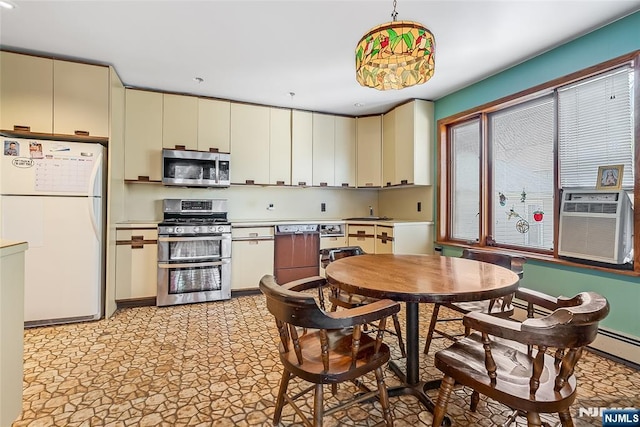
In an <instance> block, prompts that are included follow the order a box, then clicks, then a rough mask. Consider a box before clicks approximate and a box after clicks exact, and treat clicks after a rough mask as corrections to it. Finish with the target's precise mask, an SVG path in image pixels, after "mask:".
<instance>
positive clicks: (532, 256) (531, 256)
mask: <svg viewBox="0 0 640 427" xmlns="http://www.w3.org/2000/svg"><path fill="white" fill-rule="evenodd" d="M436 245H439V246H448V247H455V248H460V249H464V248H472V249H480V250H486V251H487V252H500V253H505V254H508V255H512V256H518V257H523V258H525V259H527V260H535V261H540V262H548V263H550V264H555V265H559V266H564V267H572V268H581V269H585V270H594V271H601V272H603V273H608V274H618V275H621V276H630V277H640V271H635V270H621V269H618V268H610V267H602V266H597V265H589V264H583V263H579V262H574V261H569V260H566V259H561V258H554V257H553V255H546V254H539V253H535V252H526V251H518V250H513V249H505V248H500V247H494V246H477V245H466V244H463V243H459V242H436Z"/></svg>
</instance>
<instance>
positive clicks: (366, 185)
mask: <svg viewBox="0 0 640 427" xmlns="http://www.w3.org/2000/svg"><path fill="white" fill-rule="evenodd" d="M364 186H365V187H373V182H367V183H366V184H364Z"/></svg>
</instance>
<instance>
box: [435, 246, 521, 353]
mask: <svg viewBox="0 0 640 427" xmlns="http://www.w3.org/2000/svg"><path fill="white" fill-rule="evenodd" d="M462 258H466V259H473V260H476V261H482V262H487V263H490V264H495V265H499V266H501V267H504V268H508V269H510V270H512V271H514V272H516V273H517V274H518V276H519V277H520V278H522V265H523V264H524V261H525V260H524V258H520V257H512V256H510V255H507V254H501V253H496V252H488V251H479V250H474V249H465V250H464V251H463V252H462ZM512 299H513V295H509V296H506V297H502V298H495V299H491V300H486V301H473V302H458V303H447V304H434V305H433V313H432V314H431V322H430V323H429V330H428V332H427V341H426V342H425V344H424V354H428V353H429V348H430V347H431V341H432V340H434V339H438V338H446V339H449V340H451V341H455V340H456V339H458V337H461V336H463V335H464V336H466V335H469V332H470V331H469V330H468V328H465V331H464V334H457V335H454V334H450V333H448V332H447V331H445V330H443V329H438V328H437V325H438V323H442V322H452V321H461V320H462V316H464V315H465V314H467V313H471V312H474V311H477V312H481V313H487V314H491V315H494V316H498V317H504V318H506V317H511V316H512V315H513V306H512V305H511V301H512ZM443 305H444V306H445V307H447V308H448V309H450V310H453V311H455V312H457V313H460V316H458V317H447V318H438V315H439V313H440V307H441V306H443ZM434 334H437V336H434Z"/></svg>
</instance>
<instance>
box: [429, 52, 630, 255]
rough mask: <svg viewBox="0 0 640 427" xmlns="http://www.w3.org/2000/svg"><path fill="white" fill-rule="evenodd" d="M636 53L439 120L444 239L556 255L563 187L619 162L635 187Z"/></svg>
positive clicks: (586, 184)
mask: <svg viewBox="0 0 640 427" xmlns="http://www.w3.org/2000/svg"><path fill="white" fill-rule="evenodd" d="M632 58H633V56H632V55H629V56H627V57H626V58H623V59H621V60H620V61H619V62H618V64H617V65H616V64H615V63H614V61H610V62H609V63H608V64H605V65H603V69H602V71H601V72H600V73H598V74H595V75H594V74H591V75H588V76H586V75H584V74H581V73H576V74H575V75H574V76H568V77H567V78H566V79H564V81H562V82H560V83H558V82H554V84H555V86H552V85H551V84H550V85H541V86H540V87H537V88H534V89H532V90H530V91H525V92H524V93H523V94H522V95H521V96H520V97H519V96H512V97H509V98H508V99H506V100H505V101H496V102H495V103H493V104H491V105H488V106H484V107H483V108H482V109H479V110H475V111H468V112H465V113H463V114H460V115H459V116H457V117H455V118H452V119H451V120H447V119H444V120H442V121H441V122H440V123H439V125H440V130H441V133H440V135H441V141H440V142H441V148H442V149H441V150H440V153H441V155H444V156H446V158H445V159H441V161H440V165H442V168H443V170H442V171H441V177H442V181H441V188H443V190H444V191H441V192H440V193H439V194H440V215H441V218H443V220H444V221H443V223H442V224H441V226H440V233H439V241H441V242H446V241H460V242H462V243H466V244H469V243H472V242H474V243H475V242H478V243H479V244H480V246H482V245H487V246H499V247H504V248H512V249H519V250H525V251H532V252H540V253H553V251H554V249H555V247H556V244H555V242H556V239H557V236H556V234H555V233H556V228H557V227H555V224H556V223H557V220H558V218H557V214H556V212H558V208H559V204H560V201H559V200H556V199H557V197H558V195H559V194H560V191H561V190H562V189H563V188H595V185H596V176H597V171H598V167H599V166H603V165H619V164H622V165H624V174H623V188H625V189H627V190H629V191H633V190H634V188H633V186H634V176H635V171H634V166H635V162H634V147H635V141H634V132H636V131H635V127H634V126H637V124H635V123H634V120H633V119H634V102H635V99H634V81H633V78H634V66H633V65H632V64H631V63H630V62H631V61H630V60H631V59H632ZM624 61H626V63H624ZM605 67H606V68H605ZM589 72H592V71H591V70H590V71H589ZM585 73H586V71H585ZM637 92H640V90H638V91H637ZM445 189H446V190H445Z"/></svg>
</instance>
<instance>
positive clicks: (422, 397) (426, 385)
mask: <svg viewBox="0 0 640 427" xmlns="http://www.w3.org/2000/svg"><path fill="white" fill-rule="evenodd" d="M389 369H391V370H392V371H393V373H394V374H395V375H396V376H397V377H398V378H399V379H400V381H402V383H403V385H399V386H395V387H389V388H388V390H387V392H388V393H389V397H395V396H413V397H415V398H416V399H418V400H419V401H420V403H422V404H423V405H424V406H425V408H427V411H429V412H431V413H432V414H433V410H434V409H435V404H434V403H433V401H432V400H431V398H430V397H429V396H428V395H427V393H426V392H427V391H429V390H436V389H438V388H440V383H441V382H442V380H432V381H418V382H417V383H416V384H413V385H412V384H408V383H407V378H406V376H405V374H404V372H402V369H400V367H399V366H398V365H397V364H396V363H395V362H393V361H390V362H389ZM441 425H442V426H446V427H449V426H450V425H451V420H450V419H449V417H447V416H445V417H444V420H442V424H441Z"/></svg>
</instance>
